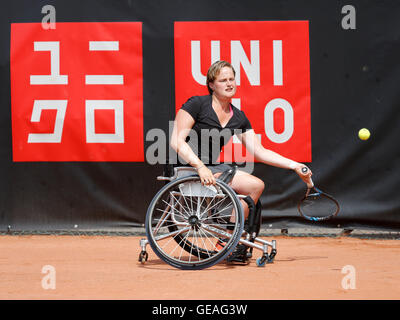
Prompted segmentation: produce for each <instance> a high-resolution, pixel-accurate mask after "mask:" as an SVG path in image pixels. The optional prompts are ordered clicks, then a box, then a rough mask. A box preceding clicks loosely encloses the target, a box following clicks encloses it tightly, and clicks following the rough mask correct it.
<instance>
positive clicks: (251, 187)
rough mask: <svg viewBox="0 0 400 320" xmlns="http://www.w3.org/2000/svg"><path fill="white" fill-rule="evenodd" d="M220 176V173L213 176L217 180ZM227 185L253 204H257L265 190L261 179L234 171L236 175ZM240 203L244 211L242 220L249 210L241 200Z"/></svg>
mask: <svg viewBox="0 0 400 320" xmlns="http://www.w3.org/2000/svg"><path fill="white" fill-rule="evenodd" d="M220 175H221V173H216V174H215V175H214V176H215V177H216V178H218V177H219V176H220ZM229 185H230V186H231V187H232V189H233V190H235V191H236V192H237V193H239V194H242V195H245V196H250V197H251V198H252V199H253V201H254V203H257V201H258V199H259V198H260V196H261V194H262V193H263V191H264V188H265V184H264V182H263V181H262V180H261V179H259V178H257V177H255V176H253V175H251V174H249V173H247V172H244V171H240V170H237V171H236V174H235V176H234V177H233V179H232V181H231V183H229ZM241 202H242V205H243V209H244V218H245V219H247V216H248V215H249V208H248V206H247V204H246V202H245V201H243V200H241Z"/></svg>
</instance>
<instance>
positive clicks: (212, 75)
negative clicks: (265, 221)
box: [171, 61, 312, 219]
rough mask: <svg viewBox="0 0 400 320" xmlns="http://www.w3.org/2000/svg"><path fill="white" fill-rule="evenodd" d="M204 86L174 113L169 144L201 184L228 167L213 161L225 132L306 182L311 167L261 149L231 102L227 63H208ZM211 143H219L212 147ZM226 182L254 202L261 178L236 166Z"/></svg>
mask: <svg viewBox="0 0 400 320" xmlns="http://www.w3.org/2000/svg"><path fill="white" fill-rule="evenodd" d="M207 87H208V91H209V93H210V94H209V95H206V96H194V97H191V98H190V99H189V100H188V101H187V102H185V103H184V104H183V106H182V107H181V109H180V110H179V111H178V113H177V114H176V117H175V122H174V128H173V132H172V137H171V147H172V148H173V149H174V150H175V151H176V152H177V154H178V155H179V156H180V157H181V158H182V159H184V160H185V161H186V162H187V163H188V164H190V165H191V166H192V167H194V168H195V169H196V170H197V173H198V175H199V177H200V180H201V182H202V184H205V185H210V184H215V179H216V178H218V177H219V175H221V173H222V172H224V171H226V170H227V169H229V168H230V167H229V165H228V164H224V163H217V162H216V161H217V159H218V157H219V153H220V152H221V150H222V147H223V146H224V144H225V143H227V142H228V140H229V139H227V138H230V137H229V134H230V136H232V135H233V134H236V136H237V137H238V138H239V140H240V141H241V143H242V144H243V145H244V146H245V147H246V149H247V151H248V152H250V153H251V154H252V155H253V156H254V158H255V159H257V160H258V161H260V162H263V163H265V164H267V165H271V166H275V167H279V168H284V169H290V170H294V171H295V172H296V173H297V174H298V175H299V177H300V178H301V179H302V180H303V181H304V182H305V183H307V181H308V179H309V177H311V175H312V173H311V170H308V171H307V174H304V173H302V171H301V169H302V168H304V167H306V166H305V165H304V164H302V163H298V162H296V161H293V160H291V159H288V158H285V157H283V156H281V155H279V154H278V153H276V152H273V151H271V150H268V149H265V148H264V147H263V146H262V144H261V142H260V141H259V138H258V137H257V136H256V134H255V132H254V130H253V129H252V126H251V124H250V121H249V120H248V118H247V117H246V115H245V114H244V112H243V111H241V110H239V109H237V108H235V107H234V106H233V105H232V104H231V100H232V98H233V97H234V96H235V93H236V89H237V87H236V81H235V70H234V68H233V67H232V65H231V64H230V63H228V62H226V61H217V62H215V63H213V64H212V65H211V67H210V68H209V70H208V72H207ZM204 132H207V134H204ZM210 132H212V134H210ZM222 133H223V134H222ZM227 133H228V137H227V136H226V135H227ZM193 134H195V135H196V137H195V139H193V138H191V137H190V135H193ZM218 134H219V135H220V136H219V137H218ZM215 135H217V137H215ZM222 136H223V139H222ZM193 141H195V142H197V145H196V143H193ZM215 143H218V144H219V145H218V146H217V147H216V146H215ZM213 151H217V152H213ZM230 186H231V187H232V189H234V190H235V191H236V192H237V193H239V194H242V195H247V196H250V197H251V198H252V199H253V201H254V203H257V201H258V199H259V197H260V196H261V194H262V193H263V190H264V182H263V181H262V180H261V179H259V178H257V177H255V176H254V175H251V174H249V173H247V172H245V171H241V170H237V172H236V174H235V176H234V177H233V179H232V181H231V183H230ZM242 204H243V208H244V216H245V219H246V218H247V216H248V213H249V209H248V206H247V204H246V203H245V202H244V201H242Z"/></svg>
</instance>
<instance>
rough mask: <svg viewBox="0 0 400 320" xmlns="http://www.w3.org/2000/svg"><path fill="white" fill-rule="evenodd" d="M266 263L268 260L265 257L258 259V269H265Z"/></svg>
mask: <svg viewBox="0 0 400 320" xmlns="http://www.w3.org/2000/svg"><path fill="white" fill-rule="evenodd" d="M266 261H267V258H266V257H264V256H263V257H260V258H257V260H256V264H257V267H264V266H265V262H266Z"/></svg>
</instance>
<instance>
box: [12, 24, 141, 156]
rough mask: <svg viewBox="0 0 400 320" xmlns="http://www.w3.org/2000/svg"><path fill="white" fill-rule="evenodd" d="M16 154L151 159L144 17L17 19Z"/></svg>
mask: <svg viewBox="0 0 400 320" xmlns="http://www.w3.org/2000/svg"><path fill="white" fill-rule="evenodd" d="M10 61H11V110H12V137H13V159H14V161H144V144H143V84H142V83H143V72H142V24H141V23H140V22H111V23H109V22H107V23H105V22H92V23H69V22H68V23H61V22H57V24H56V29H48V30H45V29H43V28H42V26H41V24H40V23H13V24H12V25H11V46H10Z"/></svg>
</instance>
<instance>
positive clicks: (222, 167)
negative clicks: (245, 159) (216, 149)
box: [207, 163, 232, 174]
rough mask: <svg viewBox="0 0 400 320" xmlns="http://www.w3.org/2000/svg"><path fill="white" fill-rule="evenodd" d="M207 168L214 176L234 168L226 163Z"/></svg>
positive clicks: (211, 165)
mask: <svg viewBox="0 0 400 320" xmlns="http://www.w3.org/2000/svg"><path fill="white" fill-rule="evenodd" d="M207 168H208V169H210V170H211V172H212V173H213V174H216V173H219V172H224V171H226V170H229V169H231V168H232V166H230V165H229V164H226V163H220V164H210V165H207Z"/></svg>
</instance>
